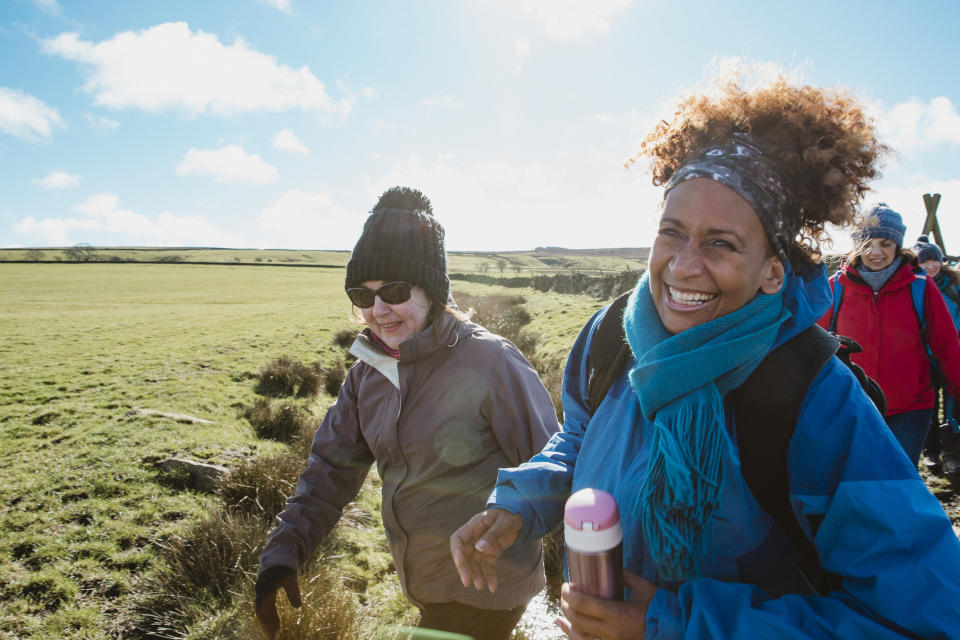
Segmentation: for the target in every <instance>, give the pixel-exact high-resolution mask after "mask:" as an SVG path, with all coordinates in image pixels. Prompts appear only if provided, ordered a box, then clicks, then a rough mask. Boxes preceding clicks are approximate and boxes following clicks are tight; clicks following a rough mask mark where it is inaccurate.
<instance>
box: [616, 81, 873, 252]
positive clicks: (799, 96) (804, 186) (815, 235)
mask: <svg viewBox="0 0 960 640" xmlns="http://www.w3.org/2000/svg"><path fill="white" fill-rule="evenodd" d="M717 88H718V89H719V90H720V95H719V96H718V97H714V96H707V95H702V94H701V95H693V96H690V97H687V98H685V99H684V100H683V101H682V102H681V103H680V104H679V106H678V107H677V111H676V112H675V113H674V117H673V120H672V121H670V122H667V121H661V122H659V123H658V124H657V125H656V127H654V129H653V131H652V132H650V133H649V134H648V135H647V136H646V137H645V138H644V140H643V142H642V144H641V146H640V150H639V151H638V152H637V154H636V156H634V157H633V158H631V159H630V160H629V161H628V164H629V163H632V162H634V161H636V160H637V158H639V157H641V156H649V157H650V159H651V162H650V167H651V173H652V175H653V184H655V185H657V186H662V185H663V184H665V183H666V182H667V180H669V179H670V176H672V175H673V173H674V172H675V171H677V169H679V168H680V167H681V166H683V164H684V163H685V162H687V161H689V160H690V159H692V158H693V157H694V156H696V155H697V154H698V152H699V151H700V150H701V149H703V148H704V147H706V146H709V145H711V144H718V143H722V142H726V141H729V140H730V139H731V137H732V135H733V134H734V133H743V134H747V135H749V136H750V137H751V138H752V139H753V140H754V141H756V142H757V143H758V146H760V147H761V148H763V149H764V151H765V153H767V154H769V155H770V156H771V157H773V158H774V159H775V160H776V161H777V162H778V164H779V166H780V169H781V171H782V172H783V174H784V176H785V177H786V179H787V180H788V181H789V182H790V184H791V185H792V188H793V190H794V193H795V195H796V198H797V201H798V202H799V204H800V210H799V211H796V212H793V213H792V214H793V215H794V216H797V217H799V218H800V219H799V220H796V221H797V222H799V224H798V225H797V226H798V228H799V229H800V233H799V237H798V238H796V239H795V241H794V247H793V250H792V251H791V255H790V258H791V261H794V262H797V260H798V259H799V260H800V262H801V263H802V262H808V261H814V262H818V261H819V260H820V257H821V253H820V246H821V243H822V242H823V241H825V240H828V236H827V234H826V232H825V229H824V227H825V225H826V224H827V223H832V224H834V225H837V226H839V227H845V226H848V225H850V224H852V223H854V222H855V221H856V218H857V209H858V206H859V204H860V202H861V201H862V199H863V196H864V194H865V193H866V192H867V191H868V190H869V187H868V186H867V183H868V182H869V181H870V180H871V179H873V178H874V177H876V176H878V175H879V167H878V164H879V161H880V159H881V157H882V156H883V155H884V154H885V153H887V152H888V151H889V148H888V147H887V146H886V145H884V144H881V143H880V142H879V141H878V140H877V136H876V130H875V127H874V124H873V122H872V120H871V119H870V118H868V117H867V116H866V115H865V114H864V112H863V109H862V108H861V106H860V105H859V104H858V102H857V101H856V99H855V98H853V97H852V95H850V94H849V93H848V92H847V91H846V90H843V89H824V88H818V87H811V86H806V85H805V86H799V87H798V86H792V85H791V84H790V83H789V82H788V81H787V80H786V79H785V78H784V76H783V75H782V74H781V75H779V76H778V77H777V78H776V79H775V80H773V81H772V82H770V83H769V84H767V85H766V86H763V87H761V88H757V89H752V90H746V89H743V88H742V87H741V86H740V81H739V74H738V75H737V76H735V77H732V78H727V79H724V80H720V81H718V82H717Z"/></svg>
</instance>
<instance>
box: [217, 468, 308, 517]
mask: <svg viewBox="0 0 960 640" xmlns="http://www.w3.org/2000/svg"><path fill="white" fill-rule="evenodd" d="M306 464H307V454H306V452H300V451H285V452H283V453H280V454H278V455H275V456H270V457H267V458H252V459H248V460H244V461H243V462H241V463H240V464H238V465H234V466H232V467H231V468H230V476H229V477H228V478H227V480H226V481H224V482H223V484H222V485H221V486H220V496H221V498H222V499H223V503H224V505H226V508H227V509H228V510H230V511H233V512H242V513H247V514H251V515H259V516H260V517H262V518H263V519H264V520H266V521H272V519H273V517H274V516H275V515H277V514H278V513H280V512H281V511H282V510H283V507H284V504H285V503H286V500H287V497H289V496H292V495H293V494H294V492H295V491H296V488H297V477H298V476H299V475H300V473H301V472H302V471H303V469H304V468H305V467H306Z"/></svg>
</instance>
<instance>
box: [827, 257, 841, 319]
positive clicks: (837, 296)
mask: <svg viewBox="0 0 960 640" xmlns="http://www.w3.org/2000/svg"><path fill="white" fill-rule="evenodd" d="M831 280H833V313H832V314H830V327H829V328H828V329H827V330H828V331H829V332H830V333H836V332H837V314H839V313H840V303H841V302H843V284H841V282H840V272H839V271H837V272H836V273H835V274H833V277H832V278H831Z"/></svg>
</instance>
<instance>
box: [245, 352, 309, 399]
mask: <svg viewBox="0 0 960 640" xmlns="http://www.w3.org/2000/svg"><path fill="white" fill-rule="evenodd" d="M323 376H324V371H323V367H322V366H321V365H320V363H319V362H316V363H314V364H312V365H310V366H307V365H304V364H303V363H301V362H300V361H299V360H297V359H295V358H289V357H287V356H282V357H280V358H277V359H276V360H274V361H273V362H271V363H270V364H268V365H267V366H266V367H264V368H263V369H262V370H261V371H260V373H258V374H257V379H258V380H259V382H258V383H257V386H256V389H255V391H256V392H257V393H259V394H260V395H266V396H294V395H296V396H300V397H313V396H315V395H317V393H319V392H320V389H321V387H322V386H323Z"/></svg>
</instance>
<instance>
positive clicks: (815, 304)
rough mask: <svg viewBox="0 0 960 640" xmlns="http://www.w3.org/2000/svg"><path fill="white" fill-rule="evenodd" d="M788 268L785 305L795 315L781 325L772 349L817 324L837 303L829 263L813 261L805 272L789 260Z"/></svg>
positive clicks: (785, 281)
mask: <svg viewBox="0 0 960 640" xmlns="http://www.w3.org/2000/svg"><path fill="white" fill-rule="evenodd" d="M784 271H785V274H784V284H783V287H784V288H783V306H784V307H786V308H787V310H789V311H790V313H791V314H792V315H791V317H790V318H788V319H787V321H786V322H784V323H783V325H781V327H780V333H778V334H777V339H776V340H775V341H774V343H773V346H772V347H771V348H770V349H771V351H772V350H773V349H776V348H777V347H779V346H780V345H781V344H783V343H784V342H786V341H787V340H789V339H790V338H793V337H794V336H796V335H797V334H799V333H801V332H803V331H805V330H806V329H808V328H809V327H811V326H813V325H814V324H815V323H816V322H817V320H819V319H820V318H821V317H823V315H824V314H825V313H826V312H827V311H829V310H830V308H831V307H832V306H833V293H832V292H831V290H830V281H829V279H828V278H827V267H826V265H824V264H822V263H821V264H819V265H813V266H811V267H809V268H807V269H806V270H805V271H804V273H803V274H802V275H801V274H799V273H797V272H796V271H794V269H793V265H791V264H789V263H788V264H787V265H786V268H785V269H784Z"/></svg>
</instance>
